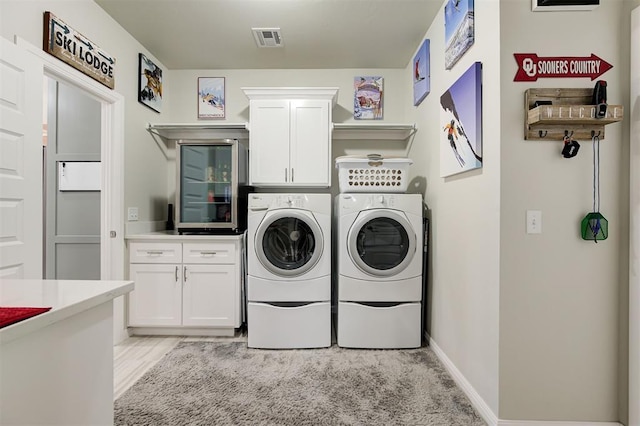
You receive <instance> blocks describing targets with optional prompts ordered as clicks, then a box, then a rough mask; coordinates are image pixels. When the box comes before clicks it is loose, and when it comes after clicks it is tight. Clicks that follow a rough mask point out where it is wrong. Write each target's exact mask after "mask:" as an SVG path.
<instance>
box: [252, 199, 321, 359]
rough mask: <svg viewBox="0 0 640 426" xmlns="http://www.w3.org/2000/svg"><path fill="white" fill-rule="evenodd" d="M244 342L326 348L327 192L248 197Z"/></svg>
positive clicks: (257, 345) (274, 346) (256, 345)
mask: <svg viewBox="0 0 640 426" xmlns="http://www.w3.org/2000/svg"><path fill="white" fill-rule="evenodd" d="M247 240H248V241H247V342H248V346H249V347H252V348H263V349H289V348H290V349H292V348H318V347H329V346H331V195H330V194H262V193H254V194H250V195H249V201H248V222H247Z"/></svg>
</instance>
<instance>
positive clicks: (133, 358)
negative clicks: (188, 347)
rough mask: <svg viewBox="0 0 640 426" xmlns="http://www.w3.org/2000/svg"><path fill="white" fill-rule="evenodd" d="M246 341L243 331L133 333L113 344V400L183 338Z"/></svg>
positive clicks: (187, 339)
mask: <svg viewBox="0 0 640 426" xmlns="http://www.w3.org/2000/svg"><path fill="white" fill-rule="evenodd" d="M203 340H205V341H227V342H228V341H235V340H244V341H246V335H243V334H236V336H234V337H166V336H133V337H129V338H128V339H126V340H124V341H123V342H122V343H120V344H118V345H116V346H114V348H113V358H114V363H113V368H114V374H113V376H114V386H113V391H114V392H113V400H114V401H115V400H116V399H118V397H120V395H122V394H123V393H124V392H125V391H126V390H127V389H129V388H130V387H131V385H133V384H134V383H135V382H136V381H137V380H138V379H139V378H140V377H142V375H143V374H144V373H146V372H147V370H149V369H150V368H151V367H153V366H154V365H155V364H156V363H157V362H158V361H160V359H161V358H162V357H163V356H164V355H165V354H167V353H168V352H169V351H171V349H173V348H174V347H175V346H176V345H177V344H178V343H179V342H182V341H203Z"/></svg>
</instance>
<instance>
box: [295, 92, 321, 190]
mask: <svg viewBox="0 0 640 426" xmlns="http://www.w3.org/2000/svg"><path fill="white" fill-rule="evenodd" d="M329 111H330V110H329V101H323V100H300V101H291V142H290V147H291V148H290V152H291V154H290V158H291V179H290V182H291V181H292V182H291V183H292V184H293V185H294V186H330V185H331V167H330V166H331V164H330V162H331V150H330V147H331V144H330V139H329V131H330V127H329V125H330V117H329Z"/></svg>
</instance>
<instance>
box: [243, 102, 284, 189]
mask: <svg viewBox="0 0 640 426" xmlns="http://www.w3.org/2000/svg"><path fill="white" fill-rule="evenodd" d="M250 120H251V131H250V132H249V139H250V150H249V156H250V161H249V166H250V175H249V179H250V181H251V184H252V185H256V186H260V185H283V184H286V183H287V182H288V181H289V180H290V171H289V101H286V100H285V101H283V100H255V101H251V106H250Z"/></svg>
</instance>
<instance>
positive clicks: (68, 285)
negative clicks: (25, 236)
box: [0, 280, 134, 344]
mask: <svg viewBox="0 0 640 426" xmlns="http://www.w3.org/2000/svg"><path fill="white" fill-rule="evenodd" d="M133 287H134V283H133V281H98V280H95V281H93V280H0V306H3V307H12V306H21V307H47V308H48V307H51V310H50V311H48V312H45V313H43V314H40V315H36V316H34V317H31V318H29V319H26V320H23V321H20V322H17V323H15V324H12V325H9V326H7V327H4V328H0V344H5V343H8V342H9V341H11V340H14V339H17V338H19V337H21V336H24V335H26V334H28V333H32V332H34V331H36V330H39V329H41V328H44V327H46V326H48V325H51V324H53V323H55V322H58V321H61V320H63V319H66V318H69V317H70V316H72V315H75V314H77V313H79V312H82V311H85V310H87V309H91V308H93V307H95V306H98V305H100V304H102V303H106V302H109V301H111V300H113V299H115V298H116V297H119V296H122V295H123V294H126V293H129V292H130V291H131V290H133Z"/></svg>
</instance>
